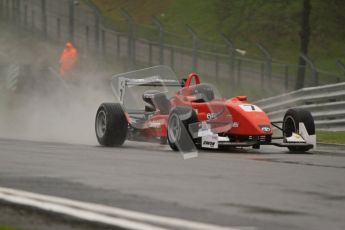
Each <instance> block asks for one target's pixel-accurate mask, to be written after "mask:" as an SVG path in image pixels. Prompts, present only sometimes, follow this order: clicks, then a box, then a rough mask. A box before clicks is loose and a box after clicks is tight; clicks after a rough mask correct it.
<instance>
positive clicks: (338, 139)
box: [316, 130, 345, 144]
mask: <svg viewBox="0 0 345 230" xmlns="http://www.w3.org/2000/svg"><path fill="white" fill-rule="evenodd" d="M316 138H317V142H320V143H328V144H345V131H337V132H332V131H321V130H318V131H316Z"/></svg>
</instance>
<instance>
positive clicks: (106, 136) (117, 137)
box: [95, 103, 128, 147]
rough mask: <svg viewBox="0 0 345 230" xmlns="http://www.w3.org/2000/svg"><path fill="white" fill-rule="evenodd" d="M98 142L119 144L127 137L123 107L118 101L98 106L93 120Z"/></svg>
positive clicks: (105, 144)
mask: <svg viewBox="0 0 345 230" xmlns="http://www.w3.org/2000/svg"><path fill="white" fill-rule="evenodd" d="M95 129H96V136H97V140H98V142H99V144H101V145H103V146H108V147H113V146H121V145H122V144H123V143H124V142H125V140H126V137H127V129H128V121H127V119H126V116H125V112H124V111H123V108H122V106H121V105H120V104H118V103H103V104H101V105H100V106H99V108H98V110H97V114H96V121H95Z"/></svg>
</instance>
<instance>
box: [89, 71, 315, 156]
mask: <svg viewBox="0 0 345 230" xmlns="http://www.w3.org/2000/svg"><path fill="white" fill-rule="evenodd" d="M111 87H112V90H113V93H114V94H115V96H116V98H117V99H118V103H103V104H101V105H100V107H99V109H98V111H97V114H96V122H95V129H96V136H97V139H98V142H99V143H100V144H101V145H103V146H121V145H122V144H123V143H124V142H125V140H132V141H145V142H158V143H161V144H166V143H168V144H169V145H170V147H171V149H173V150H175V151H180V152H181V153H183V156H184V157H185V158H189V157H193V156H195V155H196V154H197V149H198V148H210V149H217V148H221V147H253V148H255V149H259V148H260V146H261V145H275V146H279V147H287V148H288V149H289V150H291V151H295V152H305V151H308V150H310V149H312V148H315V147H316V136H315V126H314V119H313V117H312V115H311V114H310V112H309V111H306V110H302V109H289V110H288V111H287V112H286V114H285V116H284V119H283V121H280V122H271V121H270V119H269V118H268V116H267V115H266V113H265V112H264V111H262V110H261V109H260V108H259V107H258V106H256V105H253V104H251V103H249V102H248V101H247V97H246V96H236V97H233V98H231V99H225V98H223V97H221V96H220V95H219V93H218V92H217V89H216V88H215V87H214V86H212V85H210V84H204V83H201V81H200V77H199V76H198V75H197V74H196V73H191V74H189V76H188V78H187V79H184V80H179V79H177V78H176V75H175V73H174V72H173V71H172V70H171V69H170V68H169V67H168V66H155V67H151V68H147V69H142V70H138V71H132V72H128V73H124V74H118V75H115V76H113V78H112V81H111ZM273 127H275V128H277V129H278V130H280V131H281V133H282V134H281V135H280V136H278V137H274V136H273Z"/></svg>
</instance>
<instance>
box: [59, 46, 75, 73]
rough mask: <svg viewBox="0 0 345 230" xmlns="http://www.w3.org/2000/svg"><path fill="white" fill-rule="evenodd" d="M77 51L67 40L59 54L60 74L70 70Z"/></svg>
mask: <svg viewBox="0 0 345 230" xmlns="http://www.w3.org/2000/svg"><path fill="white" fill-rule="evenodd" d="M77 56H78V52H77V49H76V48H74V47H73V45H72V43H70V42H67V43H66V45H65V49H64V50H63V52H62V54H61V56H60V75H61V76H64V75H65V73H66V72H67V71H69V70H71V69H72V68H73V67H74V65H75V63H76V61H77Z"/></svg>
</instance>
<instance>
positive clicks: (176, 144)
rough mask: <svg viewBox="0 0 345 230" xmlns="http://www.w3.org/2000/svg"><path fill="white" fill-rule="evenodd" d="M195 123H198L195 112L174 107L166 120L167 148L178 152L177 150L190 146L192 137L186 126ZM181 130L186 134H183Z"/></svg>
mask: <svg viewBox="0 0 345 230" xmlns="http://www.w3.org/2000/svg"><path fill="white" fill-rule="evenodd" d="M195 122H198V118H197V115H196V113H195V111H194V110H193V109H191V108H188V107H176V108H175V109H173V110H172V111H171V113H170V115H169V120H168V135H167V136H168V143H169V146H170V148H171V149H172V150H174V151H178V150H180V149H179V148H181V147H186V146H189V145H190V140H191V139H192V136H191V135H190V133H189V129H188V126H189V124H192V123H195ZM182 126H183V127H182ZM183 129H184V130H186V132H183ZM190 147H192V146H190ZM193 147H194V146H193Z"/></svg>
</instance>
